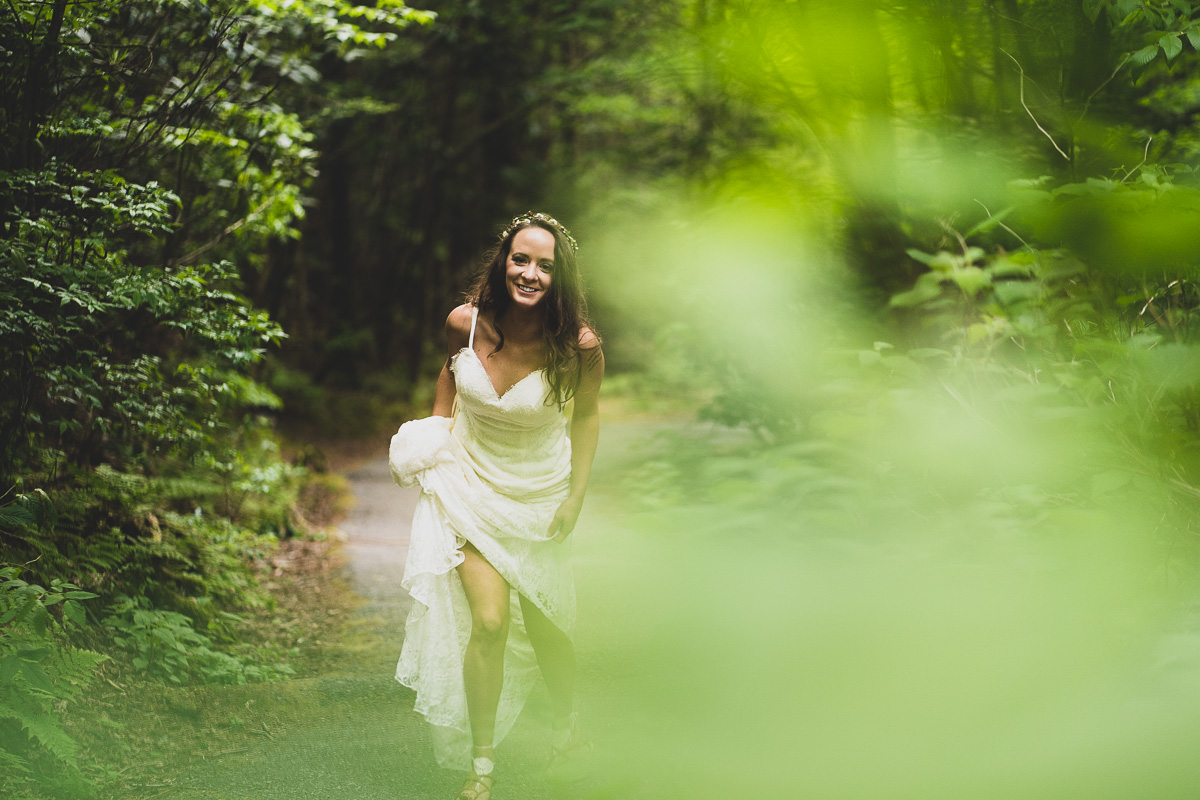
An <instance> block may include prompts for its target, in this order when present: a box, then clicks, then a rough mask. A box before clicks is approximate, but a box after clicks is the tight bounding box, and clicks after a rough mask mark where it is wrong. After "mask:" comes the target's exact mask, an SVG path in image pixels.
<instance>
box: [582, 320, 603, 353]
mask: <svg viewBox="0 0 1200 800" xmlns="http://www.w3.org/2000/svg"><path fill="white" fill-rule="evenodd" d="M599 346H600V337H599V336H597V335H596V332H595V331H594V330H592V329H591V328H589V327H588V326H586V325H584V326H583V327H582V328H580V329H579V348H580V349H581V350H591V349H593V348H596V347H599Z"/></svg>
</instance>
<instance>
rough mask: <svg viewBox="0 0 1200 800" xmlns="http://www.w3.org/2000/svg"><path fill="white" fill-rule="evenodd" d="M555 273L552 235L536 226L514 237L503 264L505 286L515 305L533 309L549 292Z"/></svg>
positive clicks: (519, 232) (520, 231) (521, 231)
mask: <svg viewBox="0 0 1200 800" xmlns="http://www.w3.org/2000/svg"><path fill="white" fill-rule="evenodd" d="M553 272H554V234H552V233H550V231H548V230H546V229H545V228H539V227H537V226H536V225H534V226H530V227H528V228H522V229H521V230H519V231H517V233H516V235H514V236H513V240H512V246H511V247H510V248H509V251H508V259H507V261H506V263H505V271H504V286H505V289H507V290H508V296H509V297H510V298H512V301H513V302H514V303H516V304H517V305H518V306H521V307H523V308H533V307H534V306H536V305H537V304H538V303H540V302H541V301H542V299H543V298H544V297H545V296H546V293H547V292H549V291H550V281H551V276H552V274H553Z"/></svg>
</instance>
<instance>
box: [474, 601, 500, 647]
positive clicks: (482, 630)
mask: <svg viewBox="0 0 1200 800" xmlns="http://www.w3.org/2000/svg"><path fill="white" fill-rule="evenodd" d="M471 636H472V637H473V638H475V639H477V640H479V641H482V642H487V643H503V642H504V640H505V639H506V638H508V614H506V613H505V612H504V611H502V610H501V609H486V610H482V611H478V612H475V613H474V614H472V615H471Z"/></svg>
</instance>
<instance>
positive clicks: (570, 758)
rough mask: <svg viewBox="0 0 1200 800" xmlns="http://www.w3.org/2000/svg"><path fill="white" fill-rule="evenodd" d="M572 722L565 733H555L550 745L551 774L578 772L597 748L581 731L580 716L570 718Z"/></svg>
mask: <svg viewBox="0 0 1200 800" xmlns="http://www.w3.org/2000/svg"><path fill="white" fill-rule="evenodd" d="M569 719H570V722H569V725H568V727H567V730H566V731H565V732H562V731H554V732H553V734H552V742H551V744H550V764H549V765H548V766H547V767H546V770H547V772H549V773H552V774H553V773H562V772H564V771H567V772H574V771H577V769H578V766H579V765H580V763H581V762H583V761H586V760H587V757H588V756H590V755H591V754H592V751H593V750H595V749H596V746H595V745H594V744H593V743H592V740H591V739H588V738H587V737H586V736H584V735H583V733H582V732H581V731H580V730H579V714H578V712H575V713H573V714H571V716H570V718H569Z"/></svg>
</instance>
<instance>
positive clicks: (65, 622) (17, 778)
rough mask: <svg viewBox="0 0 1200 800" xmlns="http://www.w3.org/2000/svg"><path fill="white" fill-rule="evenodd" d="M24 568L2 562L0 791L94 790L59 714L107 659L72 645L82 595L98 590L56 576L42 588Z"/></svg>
mask: <svg viewBox="0 0 1200 800" xmlns="http://www.w3.org/2000/svg"><path fill="white" fill-rule="evenodd" d="M10 508H11V507H10ZM20 574H21V571H20V569H19V568H17V567H11V566H5V567H3V568H0V580H2V581H3V582H2V583H0V764H2V765H3V766H4V770H3V771H2V772H0V790H3V791H4V792H5V793H6V794H7V793H17V792H24V791H30V790H31V789H32V788H33V787H35V786H43V787H45V786H50V787H53V788H54V789H55V790H57V791H68V792H73V793H76V795H77V796H80V795H86V794H90V789H89V787H88V786H87V784H86V782H85V778H84V771H83V765H81V763H80V760H79V746H78V745H77V743H76V742H75V740H74V739H72V738H71V737H70V736H69V735H67V733H66V731H64V730H63V726H62V721H61V719H60V717H59V714H60V713H61V708H62V707H63V706H65V705H66V703H67V702H69V701H71V700H73V699H75V698H76V697H77V696H78V695H79V693H80V692H81V691H82V690H83V689H84V688H85V687H86V686H87V685H88V684H89V683H90V682H91V680H92V678H93V676H94V673H95V671H96V668H97V667H98V666H99V665H100V664H101V662H103V661H104V660H105V659H106V658H107V657H106V656H103V655H100V654H99V653H94V652H91V651H88V650H83V649H80V648H78V647H75V646H73V645H71V644H70V643H69V635H70V634H72V633H73V632H76V631H79V630H81V629H83V628H84V627H86V625H87V619H86V614H85V612H84V607H83V605H82V601H86V600H90V599H93V598H95V597H96V595H95V594H93V593H91V592H85V591H81V590H80V589H79V587H78V586H75V585H74V584H71V583H67V582H65V581H62V580H58V579H55V580H53V581H51V583H50V586H49V588H48V589H47V588H43V587H42V586H38V585H36V584H31V583H28V582H26V581H24V580H22V579H21V578H20Z"/></svg>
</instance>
